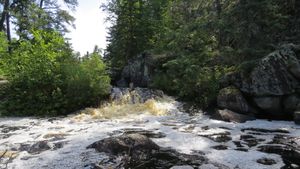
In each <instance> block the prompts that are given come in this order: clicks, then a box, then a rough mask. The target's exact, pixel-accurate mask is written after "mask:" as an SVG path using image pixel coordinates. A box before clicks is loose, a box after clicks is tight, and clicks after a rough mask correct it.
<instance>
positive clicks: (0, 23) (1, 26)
mask: <svg viewBox="0 0 300 169" xmlns="http://www.w3.org/2000/svg"><path fill="white" fill-rule="evenodd" d="M8 10H9V0H5V2H4V7H3V12H2V15H1V19H0V31H4V30H5V25H4V24H5V20H6V18H7V16H6V15H7V14H8Z"/></svg>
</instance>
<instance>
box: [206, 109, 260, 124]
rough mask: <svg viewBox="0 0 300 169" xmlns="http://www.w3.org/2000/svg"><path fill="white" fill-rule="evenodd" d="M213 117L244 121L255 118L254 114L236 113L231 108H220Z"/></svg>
mask: <svg viewBox="0 0 300 169" xmlns="http://www.w3.org/2000/svg"><path fill="white" fill-rule="evenodd" d="M212 118H214V119H216V120H222V121H227V122H237V123H244V122H246V121H249V120H255V118H254V116H251V115H244V114H239V113H235V112H233V111H230V110H227V109H225V110H218V111H217V112H216V113H215V114H214V115H213V116H212Z"/></svg>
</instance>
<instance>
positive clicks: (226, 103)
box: [217, 86, 250, 113]
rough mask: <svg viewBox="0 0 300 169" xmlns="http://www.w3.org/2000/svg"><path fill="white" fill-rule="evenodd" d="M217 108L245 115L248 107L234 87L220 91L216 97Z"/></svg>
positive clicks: (248, 109)
mask: <svg viewBox="0 0 300 169" xmlns="http://www.w3.org/2000/svg"><path fill="white" fill-rule="evenodd" d="M217 102H218V107H219V108H222V109H229V110H232V111H236V112H239V113H247V112H249V111H250V107H249V105H248V103H247V101H246V99H245V98H244V96H243V94H242V93H241V92H240V91H239V89H237V88H236V87H234V86H230V87H227V88H224V89H222V90H220V92H219V94H218V97H217Z"/></svg>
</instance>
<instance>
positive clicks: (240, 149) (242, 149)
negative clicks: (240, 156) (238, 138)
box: [235, 148, 249, 152]
mask: <svg viewBox="0 0 300 169" xmlns="http://www.w3.org/2000/svg"><path fill="white" fill-rule="evenodd" d="M235 150H236V151H243V152H248V151H249V150H248V149H246V148H236V149H235Z"/></svg>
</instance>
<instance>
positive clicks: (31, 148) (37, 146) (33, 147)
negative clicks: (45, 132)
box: [18, 140, 51, 154]
mask: <svg viewBox="0 0 300 169" xmlns="http://www.w3.org/2000/svg"><path fill="white" fill-rule="evenodd" d="M50 149H51V146H50V144H49V143H48V141H46V140H44V141H38V142H36V143H33V144H21V145H20V147H19V148H18V151H27V152H28V153H30V154H39V153H41V152H44V151H47V150H50Z"/></svg>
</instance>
